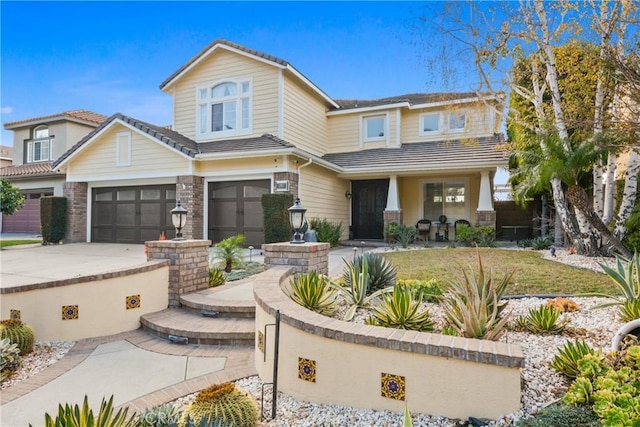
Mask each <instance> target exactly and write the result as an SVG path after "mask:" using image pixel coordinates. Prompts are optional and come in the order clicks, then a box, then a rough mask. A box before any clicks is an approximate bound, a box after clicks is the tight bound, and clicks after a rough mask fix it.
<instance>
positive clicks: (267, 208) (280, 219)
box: [261, 193, 293, 243]
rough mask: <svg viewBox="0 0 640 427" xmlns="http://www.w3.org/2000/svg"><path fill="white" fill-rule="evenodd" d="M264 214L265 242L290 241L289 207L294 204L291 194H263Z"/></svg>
mask: <svg viewBox="0 0 640 427" xmlns="http://www.w3.org/2000/svg"><path fill="white" fill-rule="evenodd" d="M261 203H262V214H263V217H264V223H263V224H264V242H265V243H276V242H288V241H289V240H291V237H292V235H293V234H292V231H291V223H290V222H289V211H288V209H289V208H290V207H291V206H292V205H293V196H292V195H291V194H277V193H272V194H263V195H262V199H261Z"/></svg>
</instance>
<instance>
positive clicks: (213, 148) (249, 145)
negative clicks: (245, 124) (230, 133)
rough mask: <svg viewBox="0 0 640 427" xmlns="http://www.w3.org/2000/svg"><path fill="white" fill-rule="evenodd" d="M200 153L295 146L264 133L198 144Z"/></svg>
mask: <svg viewBox="0 0 640 427" xmlns="http://www.w3.org/2000/svg"><path fill="white" fill-rule="evenodd" d="M199 146H200V152H201V153H202V154H211V153H233V152H238V151H262V150H275V149H278V148H295V146H294V145H292V144H290V143H288V142H287V141H285V140H282V139H280V138H277V137H275V136H273V135H269V134H264V135H262V136H259V137H255V138H244V139H229V140H224V141H213V142H206V143H201V144H199Z"/></svg>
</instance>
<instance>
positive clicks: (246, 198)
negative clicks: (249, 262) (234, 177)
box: [208, 180, 271, 246]
mask: <svg viewBox="0 0 640 427" xmlns="http://www.w3.org/2000/svg"><path fill="white" fill-rule="evenodd" d="M270 188H271V181H270V180H260V181H229V182H212V183H210V184H209V237H208V238H209V240H211V241H212V242H213V243H217V242H219V241H221V240H223V239H226V238H227V237H230V236H234V235H236V234H244V237H245V245H246V246H249V245H251V246H260V245H262V244H263V243H264V226H263V224H264V217H263V214H262V195H263V194H268V193H269V192H270Z"/></svg>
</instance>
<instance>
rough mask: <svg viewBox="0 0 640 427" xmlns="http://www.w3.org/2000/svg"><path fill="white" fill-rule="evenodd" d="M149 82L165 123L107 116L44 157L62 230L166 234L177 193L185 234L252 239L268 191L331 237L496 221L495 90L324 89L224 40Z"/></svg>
mask: <svg viewBox="0 0 640 427" xmlns="http://www.w3.org/2000/svg"><path fill="white" fill-rule="evenodd" d="M160 89H161V90H162V91H164V92H166V93H167V94H169V95H171V96H172V98H173V126H172V128H171V129H168V128H164V127H160V126H156V125H153V124H149V123H145V122H142V121H140V120H137V119H135V118H132V117H128V116H126V115H123V114H119V113H118V114H114V115H113V116H111V117H110V118H109V119H108V120H106V121H105V122H104V123H102V125H100V126H99V127H98V128H96V129H95V130H94V131H92V132H91V133H90V134H89V135H87V136H86V137H84V138H83V139H82V140H80V141H79V142H78V143H77V144H76V145H75V146H73V147H72V148H71V149H70V150H68V151H67V152H66V153H64V154H63V155H62V156H61V157H60V158H59V159H58V160H56V161H55V162H54V164H53V169H54V170H55V171H56V172H59V173H66V179H67V185H66V186H65V195H66V196H67V197H68V198H69V206H73V209H71V210H70V217H69V223H70V225H71V226H70V229H69V233H68V236H67V241H93V242H143V241H145V240H153V239H157V238H158V236H159V234H160V232H165V234H166V235H167V236H168V237H172V236H173V235H174V230H173V227H172V226H171V219H170V214H169V211H170V210H171V209H172V208H173V207H174V206H175V203H176V200H180V201H181V203H182V205H183V206H185V208H186V209H187V210H188V212H189V213H188V224H187V226H186V228H185V230H184V234H185V236H187V237H189V238H196V239H200V238H205V239H211V240H212V241H213V242H218V241H220V240H222V239H223V238H225V237H228V236H230V235H234V234H238V233H242V234H244V235H245V236H246V242H247V244H248V245H250V244H251V245H259V244H260V243H262V242H263V241H264V232H263V218H262V208H261V196H262V195H263V194H265V193H272V192H282V193H291V194H293V195H294V196H299V197H300V199H301V201H302V204H303V206H304V207H305V208H307V217H310V218H326V219H328V220H329V221H332V222H336V223H338V222H341V223H342V224H343V225H344V226H345V227H344V230H345V233H344V235H343V238H346V237H347V233H349V232H350V234H351V237H352V238H354V239H380V238H382V237H383V230H384V226H385V224H387V223H389V222H398V223H405V224H411V225H415V224H416V222H417V221H418V220H419V219H422V218H428V219H431V220H433V221H437V220H438V218H439V217H440V215H446V216H447V221H448V222H450V223H453V222H454V221H455V220H456V219H467V220H469V221H470V222H471V223H472V224H489V225H495V211H494V209H493V197H492V180H493V176H494V174H495V172H496V169H497V168H498V167H505V166H507V158H506V157H505V156H504V155H503V153H502V152H500V151H497V150H496V149H495V146H496V145H498V144H500V143H501V142H503V136H502V134H500V133H498V130H499V128H500V121H501V117H500V114H499V113H496V111H501V110H502V102H503V99H502V96H501V95H500V94H484V95H482V96H477V95H476V94H474V93H441V94H409V95H403V96H398V97H391V98H385V99H378V100H366V101H365V100H339V99H333V98H331V97H329V95H327V94H326V93H325V92H323V91H322V89H320V88H318V87H317V86H316V85H314V84H313V83H312V82H311V81H309V79H307V78H306V77H305V76H304V75H303V74H302V73H301V72H299V71H298V70H297V69H295V68H294V67H293V66H292V65H291V64H289V63H288V62H286V61H284V60H282V59H278V58H276V57H273V56H270V55H267V54H264V53H260V52H257V51H255V50H252V49H248V48H246V47H243V46H240V45H237V44H235V43H231V42H228V41H224V40H216V41H214V42H213V43H211V44H210V45H209V46H207V47H206V48H204V49H203V50H202V51H201V52H200V53H198V54H197V55H196V56H194V57H193V58H192V59H191V60H189V61H188V62H187V63H186V64H184V65H183V66H182V67H180V68H179V69H178V70H177V71H176V72H174V73H173V74H171V75H170V76H169V77H168V78H167V79H166V80H165V81H164V82H162V84H161V85H160ZM347 225H349V228H347ZM432 237H433V236H432Z"/></svg>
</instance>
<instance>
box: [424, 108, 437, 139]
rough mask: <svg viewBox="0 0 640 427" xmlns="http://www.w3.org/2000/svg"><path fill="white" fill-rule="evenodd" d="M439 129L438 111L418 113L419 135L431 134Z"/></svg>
mask: <svg viewBox="0 0 640 427" xmlns="http://www.w3.org/2000/svg"><path fill="white" fill-rule="evenodd" d="M439 131H440V113H426V114H421V115H420V135H431V134H434V133H438V132H439Z"/></svg>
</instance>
